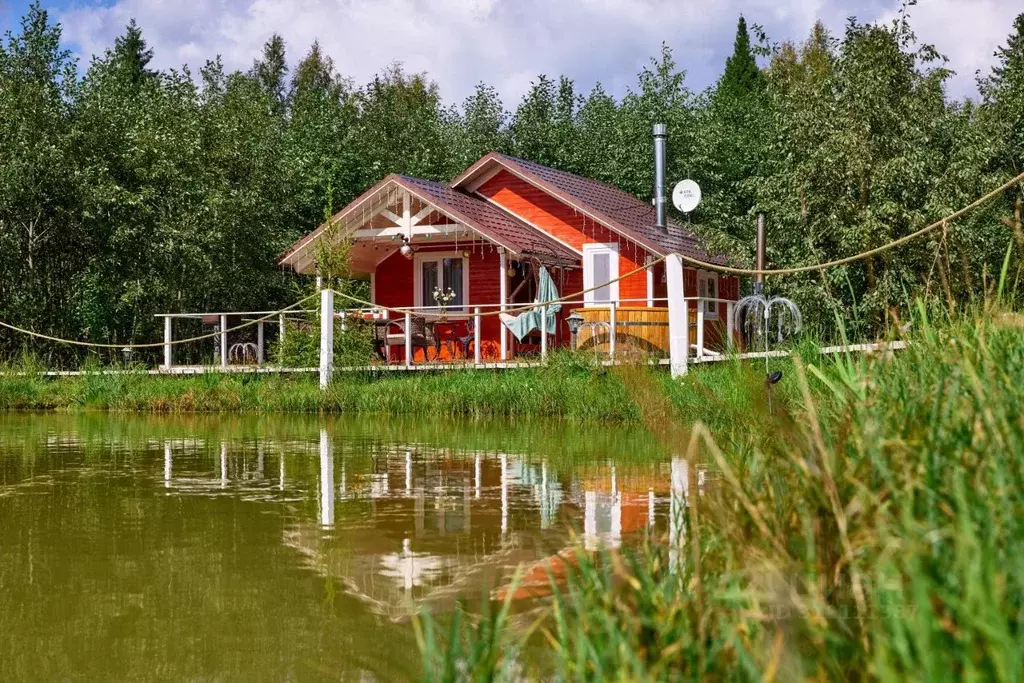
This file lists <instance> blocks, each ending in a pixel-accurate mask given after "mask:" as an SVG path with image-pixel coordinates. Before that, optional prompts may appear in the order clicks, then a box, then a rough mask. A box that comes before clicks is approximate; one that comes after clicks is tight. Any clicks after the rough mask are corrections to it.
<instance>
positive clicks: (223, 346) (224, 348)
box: [220, 314, 228, 368]
mask: <svg viewBox="0 0 1024 683" xmlns="http://www.w3.org/2000/svg"><path fill="white" fill-rule="evenodd" d="M220 366H221V367H222V368H226V367H227V366H228V316H227V315H225V314H221V316H220Z"/></svg>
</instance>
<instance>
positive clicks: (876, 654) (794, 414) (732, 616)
mask: <svg viewBox="0 0 1024 683" xmlns="http://www.w3.org/2000/svg"><path fill="white" fill-rule="evenodd" d="M912 330H913V331H912V332H911V338H910V341H911V345H910V347H909V348H908V350H906V351H905V352H901V353H898V354H896V355H880V356H875V357H864V356H852V355H851V356H843V357H839V358H836V359H823V358H818V357H815V356H814V355H813V353H810V354H809V353H806V352H805V353H803V354H802V355H800V356H798V357H797V358H796V359H795V360H794V361H793V364H792V365H791V366H790V367H788V368H787V369H786V372H787V377H786V378H785V379H784V380H783V384H786V385H788V386H789V388H790V394H788V395H787V396H788V398H786V397H774V398H775V399H776V400H773V401H772V402H771V404H770V405H769V401H768V400H767V391H766V388H765V384H764V381H763V377H764V375H763V368H762V367H756V368H755V367H749V366H748V367H743V366H740V365H738V364H734V365H731V366H725V367H722V368H719V369H718V370H716V372H715V373H711V374H708V375H707V376H706V377H705V381H703V382H697V383H694V382H691V383H690V384H694V385H699V387H700V388H699V390H698V389H691V390H690V391H688V392H682V393H679V392H668V393H666V394H662V395H661V396H658V395H657V394H656V393H655V392H653V391H651V388H652V386H653V385H652V382H657V379H652V378H651V377H649V376H647V375H645V374H644V373H643V372H640V371H634V374H633V376H631V377H629V378H626V379H624V380H623V385H624V386H625V387H627V392H628V393H630V395H631V397H632V400H633V402H634V404H635V405H636V406H637V409H638V410H639V411H640V412H641V414H642V415H641V419H643V420H644V421H645V422H646V423H647V424H648V426H649V427H650V428H651V430H652V431H654V432H656V433H658V434H660V435H661V437H662V438H663V440H664V443H665V444H666V447H668V448H671V449H672V450H673V451H674V452H676V453H678V454H681V455H684V456H685V457H686V458H688V459H689V460H690V461H691V462H692V463H695V464H698V465H699V466H700V467H706V468H708V470H709V471H710V472H711V473H712V474H713V477H712V482H711V484H710V485H709V486H708V487H707V490H706V492H705V493H704V495H691V496H690V498H689V500H688V505H687V506H686V507H685V512H684V515H683V518H682V519H680V520H678V521H679V522H680V523H681V524H683V528H684V532H685V533H684V541H683V543H682V545H676V546H673V545H671V544H670V543H669V542H668V541H667V540H666V539H663V538H660V539H659V538H649V539H647V540H645V541H644V542H642V543H640V544H639V546H635V547H633V548H632V549H630V550H623V551H617V552H612V551H605V552H600V553H586V552H583V551H582V550H580V551H577V553H576V557H575V563H574V564H575V569H572V570H571V571H570V572H569V577H568V579H567V580H566V581H565V582H564V583H554V582H553V587H552V589H553V591H554V597H553V598H551V599H550V600H548V601H542V602H541V603H540V604H539V606H535V607H534V608H535V609H536V610H539V616H538V615H537V614H536V613H531V615H530V618H529V619H525V620H523V619H521V618H516V617H514V616H513V615H514V613H515V610H506V611H504V612H502V611H493V610H492V611H491V612H489V615H488V617H487V619H488V620H489V621H488V622H487V626H486V628H480V627H479V626H478V625H477V623H478V622H476V621H475V620H473V619H469V618H462V619H461V621H460V622H459V626H458V628H457V629H456V631H455V632H454V633H452V634H451V636H450V638H451V639H452V640H453V642H457V643H459V645H458V647H453V648H451V649H447V650H446V649H445V648H443V647H440V646H435V648H434V649H433V650H426V649H425V650H424V675H425V677H426V678H428V679H430V680H470V679H473V680H484V679H502V678H519V677H525V678H537V677H544V678H550V679H554V680H630V681H634V680H636V681H642V680H703V681H708V680H710V681H715V680H780V681H794V680H878V681H905V680H930V681H943V680H977V681H981V680H984V681H1017V680H1020V679H1021V677H1022V676H1024V418H1022V415H1024V412H1022V409H1024V336H1022V332H1024V318H1021V317H1020V316H1014V315H1010V314H1002V313H1000V312H999V311H998V310H991V309H990V310H986V311H980V312H978V313H976V314H973V315H969V316H950V317H946V318H944V319H942V320H937V319H936V318H935V317H934V316H929V315H928V314H926V313H925V311H924V310H923V309H921V310H919V311H918V314H917V316H916V317H915V319H914V321H913V326H912ZM708 378H713V379H711V380H709V379H708ZM639 397H643V398H639ZM779 398H782V399H784V400H778V399H779ZM696 400H701V401H703V405H704V412H705V413H707V414H713V416H714V419H713V421H712V422H713V424H711V425H709V424H708V423H707V422H706V421H705V420H704V419H703V418H700V419H697V420H695V421H693V422H692V423H689V424H685V425H683V424H681V423H680V421H678V420H670V419H667V416H679V415H681V414H685V413H689V414H691V415H692V414H695V413H694V412H693V411H692V410H691V407H690V402H692V401H696ZM696 469H697V468H696V467H690V472H691V473H693V472H694V471H695V470H696ZM689 490H690V491H691V492H696V491H697V487H696V486H695V485H691V486H690V489H689ZM495 615H496V616H495ZM496 619H502V621H500V623H495V620H496ZM424 621H425V623H427V624H431V625H432V624H433V621H434V620H432V619H430V618H428V617H425V618H424ZM467 624H468V626H467ZM474 629H475V630H474ZM421 630H426V629H425V627H424V626H421ZM431 632H438V633H440V632H441V631H440V630H439V629H438V628H436V627H434V631H431ZM478 634H481V635H478ZM494 634H499V635H497V636H495V635H494ZM531 647H533V648H538V649H545V650H548V651H549V654H548V655H546V656H543V657H536V658H535V657H531V656H529V653H530V652H531ZM488 648H492V649H488ZM470 652H471V653H473V657H472V659H466V654H465V653H470ZM463 660H465V661H463ZM465 662H468V663H469V664H472V666H468V665H463V664H465ZM482 663H487V664H488V665H489V664H492V663H493V666H490V667H489V668H488V667H485V666H483V664H482ZM482 669H486V671H483V670H482Z"/></svg>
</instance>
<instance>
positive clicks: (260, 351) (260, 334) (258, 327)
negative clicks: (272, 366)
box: [256, 320, 264, 365]
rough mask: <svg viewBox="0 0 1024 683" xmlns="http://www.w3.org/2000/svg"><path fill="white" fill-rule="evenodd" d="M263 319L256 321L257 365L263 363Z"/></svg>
mask: <svg viewBox="0 0 1024 683" xmlns="http://www.w3.org/2000/svg"><path fill="white" fill-rule="evenodd" d="M263 355H264V354H263V321H262V320H261V321H259V322H258V323H256V365H263Z"/></svg>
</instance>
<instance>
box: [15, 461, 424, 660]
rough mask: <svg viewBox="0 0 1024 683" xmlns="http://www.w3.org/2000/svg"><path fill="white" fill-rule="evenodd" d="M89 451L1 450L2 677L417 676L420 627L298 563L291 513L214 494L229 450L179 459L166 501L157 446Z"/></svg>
mask: <svg viewBox="0 0 1024 683" xmlns="http://www.w3.org/2000/svg"><path fill="white" fill-rule="evenodd" d="M93 446H94V447H95V448H96V449H100V448H102V449H103V450H105V452H106V454H105V457H103V458H101V459H100V458H97V459H91V458H87V457H86V456H85V455H84V454H83V453H82V452H81V451H80V450H74V449H72V448H68V447H64V448H60V449H52V450H39V451H37V452H36V454H35V455H34V457H33V458H32V462H31V463H26V462H25V461H24V460H23V459H22V457H21V455H20V451H13V452H12V450H11V448H10V447H9V446H6V447H0V467H2V468H3V473H4V475H3V478H2V479H0V482H2V483H3V491H4V493H5V495H0V518H2V519H3V520H4V530H3V533H0V581H2V585H3V591H2V594H0V632H2V633H4V638H3V639H0V679H3V680H28V679H33V680H55V679H64V678H66V677H67V676H68V675H69V674H71V673H72V672H74V674H75V675H76V676H79V677H82V678H90V679H93V678H94V679H99V680H140V679H146V680H148V679H152V678H160V679H172V680H181V679H202V680H210V679H237V678H239V677H241V676H243V675H244V674H245V673H249V674H252V673H258V675H259V677H260V678H264V679H267V680H285V679H300V680H308V679H311V678H319V677H326V678H334V679H337V678H338V677H339V676H340V675H342V674H343V673H344V672H348V674H347V675H356V674H358V672H359V671H360V670H362V669H367V670H369V671H373V672H374V674H375V676H376V677H377V678H378V679H380V680H394V679H396V678H414V677H415V674H416V672H417V671H418V666H419V655H418V653H417V652H416V646H415V643H414V641H413V638H412V634H411V632H410V631H409V630H408V629H406V628H399V627H396V626H394V625H391V624H389V623H388V622H382V621H380V620H379V619H377V618H376V617H374V616H373V615H372V614H370V613H368V612H367V611H366V610H365V609H363V608H362V606H361V605H360V604H359V603H358V602H357V601H355V600H353V599H352V598H350V597H348V596H347V595H346V594H345V593H344V592H340V591H337V590H336V588H335V586H334V585H333V582H332V581H330V580H328V581H326V582H325V580H324V578H323V577H322V576H318V575H316V574H312V573H309V572H305V571H302V570H300V569H298V568H296V567H295V557H294V551H293V550H292V549H290V548H287V547H284V546H282V545H281V544H280V538H281V535H282V533H283V532H284V528H285V527H286V526H287V524H288V519H289V517H290V515H291V514H293V513H292V512H289V511H288V509H287V508H285V507H281V506H277V509H275V510H273V511H272V513H271V514H267V512H268V511H267V510H266V509H262V508H259V509H258V508H256V507H254V506H253V504H252V503H251V502H247V501H246V500H245V499H244V498H242V497H239V496H237V495H230V494H224V495H220V494H218V495H216V496H213V495H210V496H207V495H203V490H202V488H201V487H200V486H199V482H200V481H205V482H206V483H207V488H208V490H209V491H214V490H219V485H220V484H219V471H218V470H219V463H217V462H216V460H217V459H219V449H215V450H214V451H213V452H210V450H209V449H206V450H203V451H201V452H198V453H197V454H195V455H190V454H187V453H185V454H182V455H181V456H180V457H179V458H177V459H176V460H175V461H174V463H173V464H174V466H175V468H176V471H177V472H179V473H180V475H181V480H180V482H179V481H177V480H176V481H173V482H172V486H179V484H180V487H181V488H173V487H172V488H171V489H170V493H169V494H168V492H167V490H165V489H164V488H163V471H164V465H165V461H164V455H165V454H164V451H163V448H162V447H161V446H160V445H157V444H153V445H152V446H143V447H133V448H131V449H127V448H124V447H123V446H120V445H119V446H116V447H115V446H112V445H111V444H109V443H107V444H105V445H102V446H101V445H97V444H93ZM94 455H96V453H94ZM197 460H198V461H199V462H197ZM229 462H232V463H233V460H229ZM198 465H202V466H203V467H204V468H205V472H204V473H202V474H204V475H205V476H204V477H202V478H201V477H200V476H199V475H200V473H201V472H200V471H199V467H198ZM297 469H298V468H297ZM232 471H234V468H232ZM215 475H216V476H215ZM147 477H151V479H152V484H149V482H147V481H146V478H147ZM23 483H24V487H23ZM274 483H276V482H273V481H271V482H268V483H267V485H268V486H270V485H273V484H274ZM231 485H232V486H234V485H235V482H232V483H231ZM257 490H259V487H256V486H253V491H254V492H255V491H257ZM229 492H230V489H229ZM44 493H45V496H44V495H43V494H44ZM268 500H269V499H268ZM384 652H386V656H382V654H383V653H384Z"/></svg>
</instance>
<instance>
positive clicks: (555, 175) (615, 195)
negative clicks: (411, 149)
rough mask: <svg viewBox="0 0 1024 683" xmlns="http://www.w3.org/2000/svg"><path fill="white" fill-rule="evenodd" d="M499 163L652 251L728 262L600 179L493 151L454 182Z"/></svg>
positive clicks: (687, 231) (673, 224) (648, 206)
mask: <svg viewBox="0 0 1024 683" xmlns="http://www.w3.org/2000/svg"><path fill="white" fill-rule="evenodd" d="M491 161H493V162H496V163H499V164H501V165H502V166H504V167H505V168H507V169H509V170H511V171H512V172H513V173H516V174H517V175H519V176H521V177H523V178H524V179H525V180H527V181H528V182H531V183H532V184H534V185H537V186H538V187H540V188H541V189H543V190H545V191H547V192H550V193H551V194H553V195H555V196H556V197H558V198H559V199H561V200H562V201H565V202H566V203H568V204H572V205H577V206H578V208H581V209H583V210H585V211H587V212H588V213H591V214H593V217H594V218H595V219H596V220H598V221H600V222H602V223H605V224H606V225H607V226H608V227H609V228H611V229H613V230H616V231H618V232H620V233H621V234H623V235H625V236H626V237H628V238H630V239H633V240H634V241H636V242H637V243H638V244H641V245H643V246H645V247H647V248H648V249H650V250H652V251H654V252H656V253H660V254H667V253H671V252H679V253H682V254H685V255H687V256H691V257H693V258H697V259H701V260H707V261H709V262H712V263H725V259H723V258H721V257H717V256H710V255H709V254H708V253H707V251H705V249H704V247H703V246H702V245H701V244H700V241H699V240H698V239H697V238H696V237H695V236H694V235H693V234H692V233H691V232H690V231H689V230H687V229H686V228H685V227H683V226H681V225H679V224H677V223H675V222H672V221H669V229H667V230H666V229H664V228H659V227H658V226H657V225H655V209H654V206H653V205H651V204H648V203H646V202H644V201H643V200H641V199H638V198H637V197H635V196H633V195H631V194H629V193H628V192H624V191H623V190H620V189H619V188H617V187H614V186H613V185H608V184H607V183H602V182H600V181H598V180H592V179H590V178H584V177H582V176H578V175H574V174H572V173H567V172H566V171H559V170H557V169H554V168H549V167H547V166H542V165H541V164H538V163H535V162H532V161H527V160H525V159H518V158H516V157H512V156H508V155H506V154H498V153H497V152H492V153H490V154H488V155H486V156H485V157H483V158H482V159H480V161H478V162H476V163H475V164H473V166H471V167H470V168H469V169H467V170H466V171H464V172H463V173H462V175H460V176H459V177H458V178H456V179H455V180H454V181H452V186H453V187H459V186H460V185H462V184H463V183H465V182H466V181H467V180H469V179H470V178H471V177H472V176H475V175H476V174H477V173H478V172H479V171H481V170H482V169H483V168H484V166H486V165H487V164H488V162H491Z"/></svg>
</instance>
